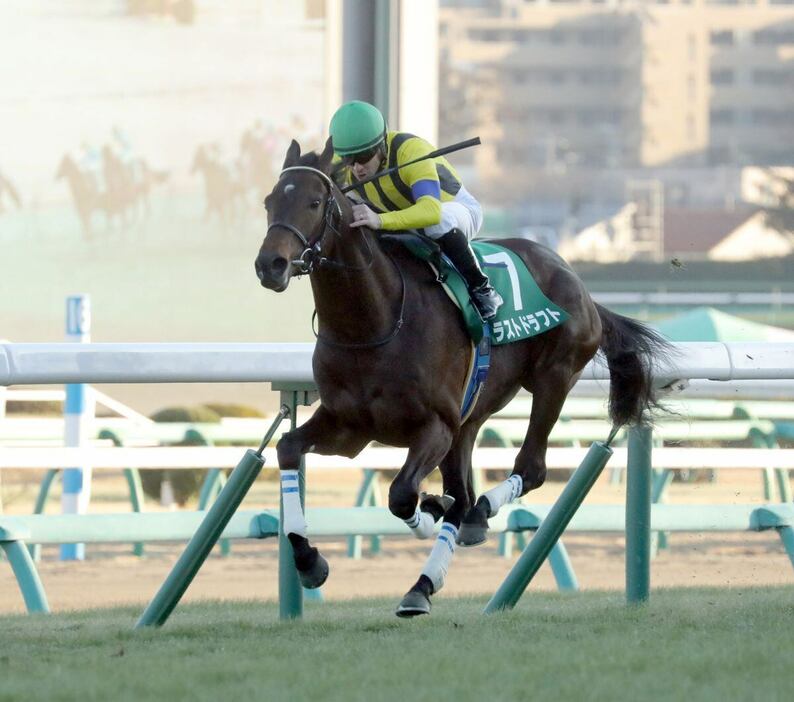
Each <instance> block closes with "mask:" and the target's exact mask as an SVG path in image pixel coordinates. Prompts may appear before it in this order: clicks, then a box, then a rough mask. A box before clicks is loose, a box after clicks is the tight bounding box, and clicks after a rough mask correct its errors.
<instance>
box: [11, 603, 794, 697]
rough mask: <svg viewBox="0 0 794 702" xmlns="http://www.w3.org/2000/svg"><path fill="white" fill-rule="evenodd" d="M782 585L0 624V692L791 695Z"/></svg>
mask: <svg viewBox="0 0 794 702" xmlns="http://www.w3.org/2000/svg"><path fill="white" fill-rule="evenodd" d="M791 594H792V593H791V589H790V588H766V589H753V590H739V589H735V590H689V589H687V590H662V591H654V593H653V594H652V598H651V601H650V603H649V604H648V605H646V606H644V607H634V608H629V607H626V605H625V604H624V600H623V596H622V595H621V594H613V593H583V594H577V595H568V596H565V595H559V594H535V593H531V594H527V595H526V596H525V597H524V598H523V600H522V601H521V603H519V606H518V607H517V608H516V609H515V610H514V611H512V612H507V613H502V614H497V615H492V616H488V617H486V616H483V615H482V614H481V611H482V607H483V605H484V603H485V600H484V599H482V598H477V599H450V598H444V597H438V598H437V603H436V605H435V606H434V611H433V614H432V615H431V616H430V617H423V618H420V619H416V620H410V621H405V620H400V619H397V618H396V617H395V616H394V615H393V614H392V611H393V607H394V605H395V602H394V601H391V600H357V601H352V602H329V603H320V604H314V603H312V604H311V606H310V605H307V607H306V612H305V618H304V621H303V622H284V623H282V622H279V621H278V618H277V616H278V615H277V608H276V606H275V605H273V604H261V603H202V604H194V605H185V606H183V607H179V608H178V609H177V610H176V612H175V614H174V615H173V616H172V618H171V620H170V621H169V622H168V623H167V624H166V625H165V626H164V627H163V628H162V629H155V630H153V629H149V630H145V631H133V630H132V627H133V625H134V622H135V620H136V618H137V617H138V616H139V614H140V610H139V609H130V608H126V609H115V610H96V611H88V612H75V613H68V614H61V615H54V616H34V617H28V616H14V617H2V618H0V700H33V699H46V700H111V699H113V700H126V699H134V700H142V699H155V698H157V699H163V700H170V701H173V700H180V699H190V700H204V699H207V700H210V699H211V700H222V701H224V702H225V701H227V700H228V701H229V702H231V700H235V701H236V700H242V699H245V698H246V697H250V698H251V699H257V700H303V699H312V700H323V701H325V700H370V699H379V700H380V699H384V700H401V701H402V700H410V701H411V702H413V701H414V700H434V701H436V700H442V699H453V700H480V701H483V702H491V701H495V700H520V699H533V700H537V699H555V700H557V699H564V700H574V699H575V700H581V699H587V700H590V699H592V700H612V699H626V700H639V699H669V700H683V699H686V700H687V701H688V702H689V701H691V700H750V699H762V700H765V701H768V700H784V699H785V700H790V699H794V677H793V676H792V675H791V665H790V660H791V651H792V644H794V633H792V626H791V625H792V621H793V620H794V603H792V597H791Z"/></svg>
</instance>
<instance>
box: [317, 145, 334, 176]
mask: <svg viewBox="0 0 794 702" xmlns="http://www.w3.org/2000/svg"><path fill="white" fill-rule="evenodd" d="M333 160H334V145H333V144H332V143H331V137H328V141H326V142H325V148H324V149H323V152H322V153H321V154H320V161H319V165H320V170H322V171H323V172H324V173H330V171H331V163H333Z"/></svg>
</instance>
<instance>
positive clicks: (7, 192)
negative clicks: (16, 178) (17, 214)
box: [0, 172, 22, 214]
mask: <svg viewBox="0 0 794 702" xmlns="http://www.w3.org/2000/svg"><path fill="white" fill-rule="evenodd" d="M6 200H10V201H11V203H12V204H14V205H16V207H17V208H18V209H21V207H22V198H20V197H19V192H17V189H16V188H15V187H14V184H13V183H12V182H11V181H10V180H9V179H8V178H7V177H6V176H4V175H3V173H2V172H0V214H3V212H5V210H6V207H5V205H4V204H3V203H4V202H5V201H6Z"/></svg>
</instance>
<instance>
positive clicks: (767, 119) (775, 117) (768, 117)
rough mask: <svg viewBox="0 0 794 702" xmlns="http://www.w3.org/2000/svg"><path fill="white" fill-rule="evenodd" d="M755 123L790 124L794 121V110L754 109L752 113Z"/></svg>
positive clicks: (769, 125) (774, 125) (775, 125)
mask: <svg viewBox="0 0 794 702" xmlns="http://www.w3.org/2000/svg"><path fill="white" fill-rule="evenodd" d="M750 118H751V120H752V123H753V124H759V125H764V126H767V127H778V126H780V127H782V126H789V125H791V124H793V123H794V112H789V111H788V110H753V111H752V112H751V113H750Z"/></svg>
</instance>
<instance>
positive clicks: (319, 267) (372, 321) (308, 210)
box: [255, 141, 671, 616]
mask: <svg viewBox="0 0 794 702" xmlns="http://www.w3.org/2000/svg"><path fill="white" fill-rule="evenodd" d="M332 156H333V151H332V149H331V146H330V142H329V144H327V145H326V147H325V150H324V151H323V153H322V154H319V155H318V154H316V153H309V154H305V155H301V153H300V146H299V145H298V143H297V142H295V141H293V142H292V144H291V146H290V148H289V150H288V152H287V156H286V159H285V161H284V167H283V168H284V169H283V171H282V173H281V176H280V178H279V181H278V182H277V183H276V186H275V187H274V189H273V191H272V192H271V193H270V194H269V195H268V196H267V198H266V199H265V207H266V209H267V216H268V230H267V235H266V236H265V239H264V242H263V243H262V246H261V248H260V250H259V254H258V256H257V258H256V262H255V268H256V273H257V276H258V277H259V280H260V282H261V284H262V285H263V286H264V287H265V288H268V289H270V290H274V291H276V292H282V291H283V290H286V288H287V286H288V285H289V283H290V281H291V279H292V277H293V276H294V275H300V274H309V279H310V282H311V286H312V292H313V295H314V303H315V307H316V310H317V322H318V339H317V345H316V348H315V352H314V358H313V370H314V377H315V381H316V383H317V386H318V389H319V392H320V400H321V402H320V406H319V407H318V409H317V410H316V411H315V413H314V415H313V416H312V417H311V419H310V420H309V421H307V422H306V423H305V424H303V425H302V426H300V427H298V428H297V429H295V430H294V431H291V432H289V433H287V434H285V435H284V436H283V437H282V438H281V440H280V441H279V443H278V449H277V451H278V461H279V467H280V468H281V473H282V496H283V498H284V506H285V524H284V525H283V529H284V532H285V533H286V534H287V536H288V538H289V540H290V542H291V543H292V546H293V552H294V555H295V562H296V566H297V568H298V572H299V575H300V577H301V581H302V582H303V584H304V586H306V587H319V585H321V584H322V582H323V581H324V580H325V578H326V576H327V574H328V565H327V563H326V561H325V559H323V557H322V556H320V555H319V553H318V552H317V549H315V548H313V547H312V546H310V544H309V542H308V541H307V539H306V524H305V520H304V519H303V513H302V511H301V508H300V503H299V501H298V502H297V506H296V503H295V502H294V500H295V499H297V498H294V497H291V496H290V495H289V493H290V492H294V491H296V490H297V488H294V487H291V488H290V487H287V488H285V487H284V486H285V485H289V484H290V483H289V481H290V480H295V478H294V477H293V475H294V471H295V470H296V469H297V468H298V466H299V463H300V460H301V456H302V455H303V454H305V453H307V452H315V453H320V454H338V455H343V456H349V457H353V456H356V455H357V454H358V453H359V452H360V451H361V450H362V449H363V448H364V447H365V446H366V445H367V444H368V443H369V442H371V441H378V442H381V443H384V444H389V445H392V446H402V447H408V455H407V459H406V461H405V464H404V465H403V466H402V468H401V469H400V471H399V472H398V474H397V476H396V477H395V478H394V480H393V482H392V484H391V487H390V489H389V509H390V510H391V512H392V513H393V514H394V515H395V516H397V517H399V518H400V519H403V520H404V521H406V523H407V524H408V526H409V527H410V528H411V530H412V531H413V532H414V533H415V534H416V535H418V536H420V538H421V537H427V536H430V535H431V533H432V526H433V523H434V522H435V521H437V520H438V519H441V518H443V524H442V527H441V531H440V532H439V535H438V537H437V540H436V542H435V545H434V547H433V550H432V551H431V554H430V557H429V559H428V563H427V565H426V566H425V568H424V569H423V571H422V574H421V575H420V577H419V579H418V580H417V582H416V583H415V584H414V586H413V587H412V588H411V589H410V590H409V591H408V593H407V594H406V596H405V597H404V598H403V600H402V602H401V603H400V606H399V608H398V610H397V613H398V614H399V615H401V616H412V615H414V614H422V613H426V612H429V611H430V596H431V595H432V594H434V593H435V592H437V591H438V590H439V589H440V587H441V586H442V585H443V581H444V576H445V575H446V572H447V568H448V567H449V562H450V559H451V553H452V552H453V551H454V546H455V544H454V542H455V540H456V539H457V541H458V542H460V543H462V544H463V545H473V544H476V543H480V542H482V541H483V540H484V539H485V532H486V529H487V519H488V517H489V516H493V515H494V514H495V512H496V510H498V509H499V507H500V506H501V504H505V503H507V502H509V501H510V500H511V499H514V498H515V497H517V496H519V495H522V494H525V493H526V492H528V491H529V490H532V489H535V488H538V487H539V486H540V485H542V483H543V481H544V479H545V477H546V463H545V456H546V448H547V442H548V436H549V432H550V431H551V429H552V427H553V426H554V423H555V422H556V421H557V418H558V417H559V414H560V410H561V408H562V405H563V402H564V400H565V398H566V396H567V394H568V392H569V390H570V389H571V388H572V387H573V385H574V383H575V382H576V381H577V379H578V378H579V375H580V373H581V371H582V369H583V368H584V366H585V364H587V362H588V361H589V360H590V359H591V358H593V356H594V355H595V353H596V352H597V351H598V350H599V349H600V350H601V351H602V352H603V353H604V355H605V357H606V359H607V363H608V365H609V370H610V377H611V383H610V404H609V412H610V418H611V420H612V422H613V423H614V425H616V426H622V425H625V424H632V423H639V422H641V421H643V415H644V413H645V411H646V410H648V409H649V408H651V407H653V406H655V405H656V395H655V391H654V387H653V384H652V374H653V366H654V364H655V363H656V362H659V361H662V360H664V359H665V358H666V357H667V355H669V353H670V352H671V348H670V347H669V345H667V344H666V342H665V341H663V340H662V339H661V338H660V337H659V336H658V335H656V334H655V333H654V332H653V331H652V330H650V329H648V328H647V327H645V326H644V325H642V324H640V323H639V322H636V321H634V320H631V319H628V318H626V317H622V316H620V315H617V314H614V313H612V312H610V311H608V310H606V309H605V308H603V307H601V306H599V305H597V304H595V303H594V302H593V301H592V299H591V298H590V295H589V294H588V292H587V290H586V289H585V287H584V285H583V283H582V281H581V280H579V278H578V277H577V276H576V274H575V273H574V272H573V270H572V269H571V268H570V267H569V266H568V265H567V264H566V263H565V262H564V261H563V260H562V259H561V258H560V257H559V256H557V255H556V254H555V253H554V252H552V251H551V250H550V249H547V248H545V247H544V246H542V245H540V244H537V243H534V242H530V241H526V240H523V239H504V240H500V241H499V242H498V243H499V244H501V245H502V246H505V247H507V248H509V249H511V250H512V251H514V252H515V253H516V254H518V256H519V257H520V258H521V259H522V260H523V261H524V262H525V263H526V265H527V267H528V268H529V270H530V271H531V273H532V275H533V276H534V277H535V280H536V281H537V283H538V285H539V286H540V288H541V290H542V291H543V293H544V294H545V295H546V296H547V297H548V298H549V299H551V300H552V301H553V302H555V303H556V304H557V305H559V306H560V307H562V308H563V309H565V310H566V311H567V312H568V313H569V314H570V319H569V320H568V321H567V322H565V323H564V324H563V325H561V326H559V327H556V328H555V329H552V330H551V331H549V332H546V333H544V334H542V335H540V336H536V337H533V338H530V339H526V340H523V341H519V342H516V343H511V344H507V345H503V346H495V347H493V349H492V351H491V369H490V374H489V375H488V379H487V381H486V383H485V386H484V388H483V390H482V392H481V395H480V398H479V400H478V402H477V404H476V406H475V408H474V410H473V412H472V414H471V415H470V416H469V418H468V419H467V420H466V421H465V422H461V414H460V408H461V401H462V394H463V385H464V380H465V377H466V374H467V368H468V363H469V358H470V342H469V339H468V336H467V333H466V330H465V328H464V326H463V323H462V321H461V315H460V314H459V312H458V311H457V310H456V309H455V308H454V307H453V305H452V303H451V302H450V300H449V299H448V297H447V295H446V294H445V292H444V291H443V289H442V288H441V286H440V285H439V284H438V283H437V282H436V280H435V276H434V274H433V273H432V272H431V270H430V269H429V267H428V266H427V265H426V264H425V263H424V262H421V261H419V260H417V259H415V258H414V257H413V256H412V255H411V254H409V253H408V252H407V250H405V249H404V247H402V246H400V245H399V244H395V243H393V242H391V243H390V242H388V241H386V240H383V239H382V238H381V237H378V236H376V235H375V234H374V233H373V232H371V231H370V230H368V229H363V228H359V229H355V228H351V227H350V226H349V223H350V221H351V204H350V201H349V200H348V199H347V198H346V197H345V196H344V195H343V194H342V193H341V191H340V190H339V189H338V188H337V187H336V185H335V184H334V182H333V180H332V178H331V177H329V175H330V174H331V172H332ZM521 388H524V389H526V390H528V391H529V392H531V393H532V394H533V403H532V412H531V417H530V422H529V427H528V429H527V434H526V438H525V440H524V444H523V446H522V447H521V449H520V450H519V451H518V455H517V456H516V459H515V466H514V468H513V473H512V474H511V476H510V478H508V480H506V481H505V483H504V484H502V485H501V486H499V487H497V488H494V489H493V490H491V491H489V492H488V493H486V494H485V495H482V496H480V497H479V499H477V495H475V493H474V489H473V483H472V468H471V455H472V449H473V447H474V443H475V439H476V437H477V434H478V431H479V429H480V426H481V425H482V424H483V422H484V421H485V420H486V419H487V418H488V417H489V416H490V415H491V414H493V413H494V412H496V411H497V410H499V409H500V408H502V407H504V406H505V405H506V404H507V403H508V402H509V401H510V399H511V398H513V396H514V395H515V394H516V393H517V392H518V391H519V389H521ZM605 438H606V437H605ZM437 466H438V467H439V468H440V470H441V475H442V480H443V488H444V493H445V495H444V498H443V499H442V498H437V497H432V496H431V497H428V498H425V499H424V500H422V501H421V503H420V505H419V507H418V508H417V503H418V502H419V500H420V495H419V489H420V483H421V482H422V480H423V479H424V478H426V477H427V476H428V474H429V473H430V472H431V471H433V470H434V469H435V468H436V467H437ZM285 480H286V482H285ZM453 499H454V501H453ZM450 503H451V504H450ZM290 510H291V511H290ZM428 523H429V525H430V529H429V530H428V529H427V528H426V527H427V525H428Z"/></svg>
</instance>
